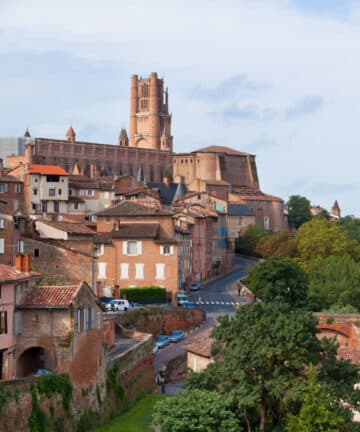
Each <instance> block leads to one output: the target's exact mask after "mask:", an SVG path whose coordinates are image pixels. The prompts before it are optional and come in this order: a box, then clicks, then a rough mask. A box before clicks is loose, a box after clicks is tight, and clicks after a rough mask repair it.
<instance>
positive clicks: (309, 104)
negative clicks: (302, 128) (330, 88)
mask: <svg viewBox="0 0 360 432" xmlns="http://www.w3.org/2000/svg"><path fill="white" fill-rule="evenodd" d="M323 106H324V100H323V98H322V97H321V96H305V97H303V98H301V99H299V100H297V101H296V102H295V104H294V105H292V106H290V107H289V108H287V110H286V111H285V116H286V118H287V119H294V118H297V117H301V116H304V115H308V114H313V113H315V112H316V111H319V110H320V109H321V108H322V107H323Z"/></svg>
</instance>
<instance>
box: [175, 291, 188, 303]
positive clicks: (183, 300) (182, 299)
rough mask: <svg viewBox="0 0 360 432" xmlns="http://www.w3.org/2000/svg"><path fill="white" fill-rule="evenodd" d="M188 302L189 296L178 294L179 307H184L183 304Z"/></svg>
mask: <svg viewBox="0 0 360 432" xmlns="http://www.w3.org/2000/svg"><path fill="white" fill-rule="evenodd" d="M187 301H189V299H188V296H187V295H186V294H180V293H179V294H178V295H177V303H178V306H182V305H183V304H185V303H186V302H187Z"/></svg>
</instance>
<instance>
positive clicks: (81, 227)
mask: <svg viewBox="0 0 360 432" xmlns="http://www.w3.org/2000/svg"><path fill="white" fill-rule="evenodd" d="M37 222H41V223H44V224H45V225H49V226H51V227H54V228H56V229H59V230H61V231H65V232H67V233H69V234H90V235H91V234H95V230H93V229H92V228H90V227H89V226H88V225H87V224H86V223H84V222H55V221H47V220H43V219H41V220H38V221H37Z"/></svg>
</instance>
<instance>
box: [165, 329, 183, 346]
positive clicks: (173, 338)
mask: <svg viewBox="0 0 360 432" xmlns="http://www.w3.org/2000/svg"><path fill="white" fill-rule="evenodd" d="M184 337H185V332H183V331H182V330H174V331H173V332H172V333H171V335H170V336H169V340H170V342H175V343H176V342H179V341H181V340H182V339H184Z"/></svg>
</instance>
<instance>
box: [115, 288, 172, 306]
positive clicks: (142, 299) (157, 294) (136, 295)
mask: <svg viewBox="0 0 360 432" xmlns="http://www.w3.org/2000/svg"><path fill="white" fill-rule="evenodd" d="M120 298H126V299H127V300H128V301H129V302H135V303H164V302H166V289H165V288H160V287H158V286H150V287H141V288H120Z"/></svg>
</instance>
